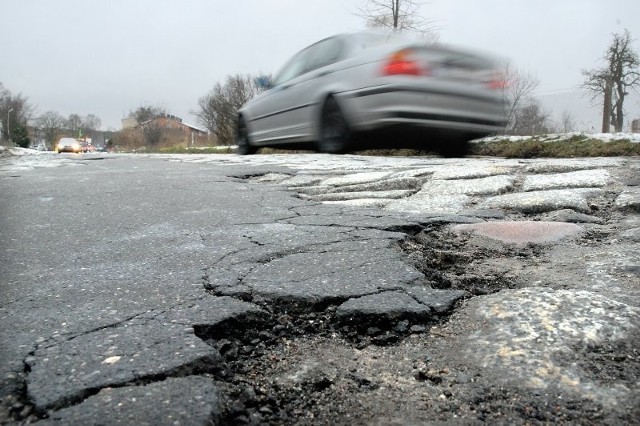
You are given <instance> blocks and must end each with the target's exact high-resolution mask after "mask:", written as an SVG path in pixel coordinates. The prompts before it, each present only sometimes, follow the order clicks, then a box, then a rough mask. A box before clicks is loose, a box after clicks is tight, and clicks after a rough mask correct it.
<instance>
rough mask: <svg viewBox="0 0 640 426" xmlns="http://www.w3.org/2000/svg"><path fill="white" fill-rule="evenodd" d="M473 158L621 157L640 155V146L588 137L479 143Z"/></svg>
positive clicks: (475, 144)
mask: <svg viewBox="0 0 640 426" xmlns="http://www.w3.org/2000/svg"><path fill="white" fill-rule="evenodd" d="M470 154H471V155H482V156H490V157H506V158H567V157H619V156H634V155H640V143H632V142H631V141H630V140H628V139H619V140H612V141H602V140H600V139H594V138H590V137H588V136H585V135H575V136H572V137H570V138H568V139H564V140H545V137H543V136H541V137H532V138H531V139H526V140H522V141H513V140H509V139H507V138H505V139H503V140H491V141H480V142H477V143H473V144H471V150H470Z"/></svg>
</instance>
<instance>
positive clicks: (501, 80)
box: [487, 72, 509, 90]
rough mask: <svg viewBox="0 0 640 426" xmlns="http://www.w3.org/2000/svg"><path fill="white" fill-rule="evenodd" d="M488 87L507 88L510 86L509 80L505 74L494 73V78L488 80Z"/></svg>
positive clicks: (495, 88)
mask: <svg viewBox="0 0 640 426" xmlns="http://www.w3.org/2000/svg"><path fill="white" fill-rule="evenodd" d="M487 87H489V89H494V90H498V89H506V88H508V87H509V82H508V81H507V79H506V78H505V76H504V74H502V73H501V72H496V73H494V74H493V76H492V78H491V79H490V80H489V81H487Z"/></svg>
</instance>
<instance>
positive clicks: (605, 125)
mask: <svg viewBox="0 0 640 426" xmlns="http://www.w3.org/2000/svg"><path fill="white" fill-rule="evenodd" d="M612 89H613V88H612V85H611V78H610V77H608V78H607V80H606V83H605V87H604V102H603V105H602V133H609V131H610V129H611V90H612Z"/></svg>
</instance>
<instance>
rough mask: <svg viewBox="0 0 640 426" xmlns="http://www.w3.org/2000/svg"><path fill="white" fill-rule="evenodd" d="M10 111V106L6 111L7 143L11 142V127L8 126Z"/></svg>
mask: <svg viewBox="0 0 640 426" xmlns="http://www.w3.org/2000/svg"><path fill="white" fill-rule="evenodd" d="M11 111H13V108H10V109H9V111H7V140H8V141H9V143H11V127H10V126H9V120H10V119H11V115H10V114H11Z"/></svg>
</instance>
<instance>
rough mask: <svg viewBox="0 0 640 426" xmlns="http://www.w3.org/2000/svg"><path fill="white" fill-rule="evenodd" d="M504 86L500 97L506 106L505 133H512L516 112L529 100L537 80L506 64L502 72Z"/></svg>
mask: <svg viewBox="0 0 640 426" xmlns="http://www.w3.org/2000/svg"><path fill="white" fill-rule="evenodd" d="M503 78H504V85H503V89H502V95H503V97H504V100H505V104H506V115H507V126H506V128H505V131H507V132H512V131H513V130H514V128H515V120H516V116H517V114H518V111H519V110H520V109H521V108H522V107H523V105H525V104H526V103H528V102H529V101H530V100H531V94H532V93H533V91H534V90H535V89H536V88H537V87H538V84H539V80H538V78H537V77H536V76H535V75H534V74H532V73H530V72H525V71H522V70H519V69H517V68H515V67H514V66H513V65H512V64H511V62H507V63H506V64H505V67H504V71H503Z"/></svg>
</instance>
